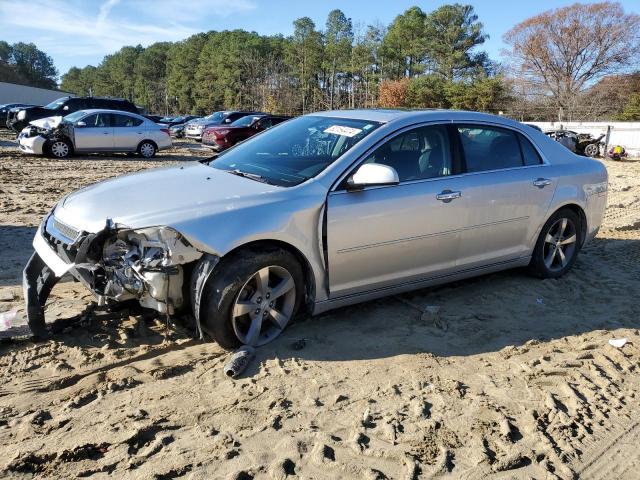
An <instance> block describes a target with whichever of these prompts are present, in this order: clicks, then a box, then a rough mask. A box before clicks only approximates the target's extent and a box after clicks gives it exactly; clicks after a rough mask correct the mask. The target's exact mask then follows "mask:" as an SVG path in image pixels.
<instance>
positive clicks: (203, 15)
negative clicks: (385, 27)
mask: <svg viewBox="0 0 640 480" xmlns="http://www.w3.org/2000/svg"><path fill="white" fill-rule="evenodd" d="M458 2H459V3H471V4H472V5H473V6H474V7H475V10H476V13H477V14H478V16H479V19H480V21H481V22H483V23H484V26H485V32H486V33H488V34H489V36H490V39H489V40H488V41H487V42H486V43H485V45H484V49H485V50H486V51H487V52H488V53H489V55H490V57H491V58H493V59H499V58H500V50H501V49H502V48H504V44H503V43H502V35H503V34H504V33H505V32H506V31H507V30H509V29H510V28H511V27H512V26H513V25H515V24H516V23H518V22H520V21H522V20H524V19H525V18H528V17H530V16H532V15H535V14H537V13H540V12H542V11H544V10H548V9H551V8H556V7H559V6H563V5H570V4H572V3H575V0H509V1H507V0H467V1H464V0H458ZM445 3H455V0H450V1H449V2H446V1H439V0H438V1H436V0H429V1H410V0H394V1H376V0H346V1H345V0H342V1H335V0H324V1H306V0H297V1H296V0H153V1H151V0H148V1H144V0H0V40H5V41H8V42H9V43H14V42H19V41H22V42H34V43H35V44H36V45H37V46H38V47H39V48H40V49H42V50H44V51H45V52H47V53H48V54H49V55H51V56H52V57H53V59H54V61H55V63H56V66H57V67H58V70H59V71H60V73H61V74H62V73H65V72H66V71H67V70H68V69H69V68H70V67H72V66H79V67H83V66H85V65H89V64H92V65H97V64H98V63H99V62H100V60H101V59H102V57H103V56H104V55H106V54H108V53H112V52H114V51H116V50H118V49H119V48H121V47H122V46H124V45H137V44H138V43H140V44H142V45H143V46H146V45H149V44H151V43H154V42H158V41H175V40H180V39H183V38H186V37H188V36H189V35H191V34H193V33H197V32H202V31H208V30H225V29H235V28H242V29H245V30H253V31H256V32H258V33H261V34H267V35H271V34H278V33H281V34H283V35H289V34H291V32H292V29H293V27H292V22H293V20H295V19H296V18H299V17H303V16H309V17H311V18H312V19H313V20H314V22H315V23H316V25H317V26H319V27H323V26H324V23H325V20H326V18H327V14H328V13H329V12H330V11H331V10H332V9H334V8H340V9H342V10H343V11H344V12H345V14H346V15H347V16H348V17H350V18H351V19H352V20H353V22H354V26H356V28H358V27H360V28H364V27H366V25H367V24H370V23H376V22H380V23H383V24H389V23H390V22H391V21H392V20H393V19H394V18H395V16H396V15H398V14H400V13H402V12H403V11H404V10H406V9H407V8H409V7H410V6H413V5H418V6H419V7H420V8H422V9H423V10H425V11H430V10H433V9H434V8H437V7H438V6H439V5H442V4H445ZM582 3H595V0H594V1H593V2H591V1H590V0H583V1H582ZM621 3H622V5H623V6H624V8H625V11H627V12H635V13H640V1H639V0H622V1H621Z"/></svg>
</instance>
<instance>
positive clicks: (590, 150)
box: [584, 143, 600, 158]
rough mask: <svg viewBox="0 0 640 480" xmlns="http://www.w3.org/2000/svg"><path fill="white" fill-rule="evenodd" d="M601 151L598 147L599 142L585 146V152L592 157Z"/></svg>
mask: <svg viewBox="0 0 640 480" xmlns="http://www.w3.org/2000/svg"><path fill="white" fill-rule="evenodd" d="M599 151H600V148H599V147H598V144H597V143H590V144H589V145H587V146H586V147H584V154H585V155H586V156H587V157H591V158H594V157H597V156H598V153H599Z"/></svg>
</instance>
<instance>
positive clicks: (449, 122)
mask: <svg viewBox="0 0 640 480" xmlns="http://www.w3.org/2000/svg"><path fill="white" fill-rule="evenodd" d="M459 124H462V125H488V126H491V127H494V126H495V127H498V128H504V129H507V130H511V131H513V132H516V133H520V134H522V135H523V136H524V137H525V138H526V139H527V140H528V141H529V143H531V145H532V146H533V148H534V149H535V150H536V152H538V155H540V159H541V160H542V163H541V164H538V165H522V166H519V167H509V168H497V169H493V170H482V171H480V172H463V173H456V174H455V175H443V176H441V177H433V178H421V179H416V180H408V181H404V182H400V183H398V184H397V185H377V186H373V187H365V188H363V189H362V190H359V191H369V190H377V189H380V188H394V187H399V186H402V185H413V184H417V183H424V182H433V181H437V180H445V179H455V178H460V177H465V176H469V175H485V174H490V173H496V172H509V171H512V170H521V169H528V168H544V167H550V166H551V163H549V161H548V160H547V158H546V157H545V156H544V154H543V153H542V152H541V151H540V149H539V148H538V146H537V145H536V144H535V142H534V141H533V140H531V138H530V137H529V136H528V135H527V134H526V132H523V131H522V130H520V129H518V128H514V127H512V126H509V125H503V124H501V123H494V122H484V121H483V122H480V121H477V120H476V121H469V122H467V121H464V120H460V121H458V120H432V121H428V122H420V123H414V124H412V125H407V126H405V127H402V128H399V129H398V130H394V131H393V132H391V133H389V134H387V135H385V136H384V137H383V138H382V139H380V140H379V141H378V142H376V143H375V145H373V146H372V147H370V148H369V149H368V150H367V151H366V152H364V153H363V154H362V155H360V156H359V157H358V158H357V159H356V160H355V161H354V162H353V163H351V165H349V167H348V168H346V169H345V170H344V172H342V174H340V176H339V177H338V179H337V180H336V181H335V182H334V183H333V185H332V186H331V188H330V189H329V195H342V194H345V193H353V192H350V191H349V190H346V189H338V186H339V185H340V184H341V183H342V182H343V181H344V179H345V178H346V177H347V176H348V175H349V173H350V172H352V171H353V170H354V168H356V167H357V166H358V165H359V164H360V163H361V162H364V161H365V160H366V159H367V158H368V156H369V155H370V154H371V153H373V152H374V151H375V150H377V149H378V148H379V147H380V146H382V145H383V144H384V143H386V142H388V141H390V140H392V139H393V138H395V137H396V136H398V135H402V134H403V133H405V132H407V131H409V130H413V129H416V128H420V127H426V126H433V125H445V126H446V125H453V126H454V127H455V126H456V125H459ZM449 140H450V141H451V139H449Z"/></svg>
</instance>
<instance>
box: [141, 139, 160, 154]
mask: <svg viewBox="0 0 640 480" xmlns="http://www.w3.org/2000/svg"><path fill="white" fill-rule="evenodd" d="M157 151H158V149H157V147H156V144H155V143H153V142H151V141H149V140H144V141H143V142H140V145H138V153H139V154H140V155H142V156H143V157H144V158H153V157H155V156H156V152H157Z"/></svg>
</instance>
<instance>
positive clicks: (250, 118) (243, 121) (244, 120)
mask: <svg viewBox="0 0 640 480" xmlns="http://www.w3.org/2000/svg"><path fill="white" fill-rule="evenodd" d="M259 118H262V117H260V116H256V115H247V116H246V117H241V118H239V119H238V120H236V121H235V122H232V123H231V126H232V127H250V126H251V124H252V123H253V122H254V121H255V120H257V119H259Z"/></svg>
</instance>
